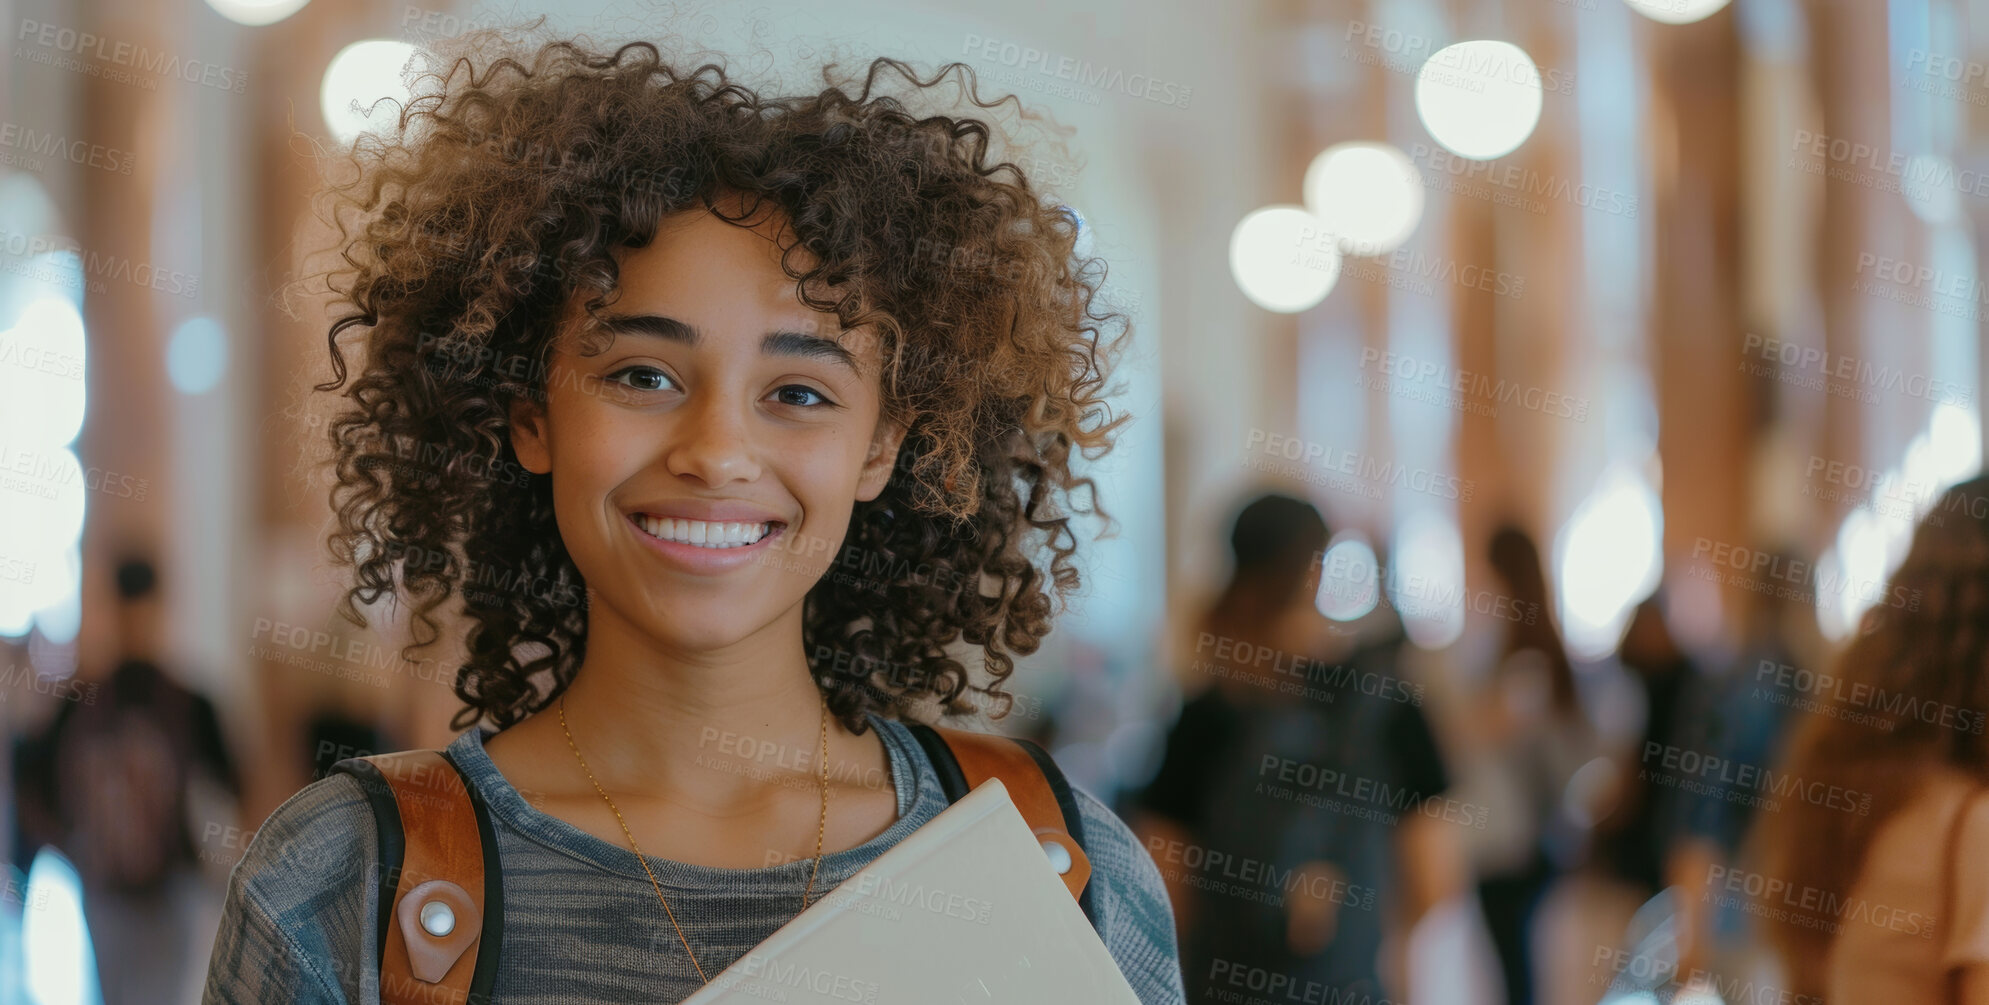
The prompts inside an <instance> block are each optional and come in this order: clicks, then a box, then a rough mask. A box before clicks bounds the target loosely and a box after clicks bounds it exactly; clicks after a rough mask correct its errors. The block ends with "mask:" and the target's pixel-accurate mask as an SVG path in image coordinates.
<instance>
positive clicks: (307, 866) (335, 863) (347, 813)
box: [201, 775, 379, 1005]
mask: <svg viewBox="0 0 1989 1005" xmlns="http://www.w3.org/2000/svg"><path fill="white" fill-rule="evenodd" d="M375 843H376V836H375V828H374V823H373V813H372V808H371V807H370V806H369V805H368V804H367V802H366V798H365V795H364V793H363V792H362V791H361V790H360V788H359V784H358V782H357V781H356V780H354V779H353V778H351V777H350V776H346V775H332V776H330V777H328V778H324V779H322V780H319V781H316V782H313V783H311V784H310V785H308V786H306V787H305V788H304V789H303V790H302V791H300V792H298V793H297V794H296V795H294V796H292V797H291V798H290V799H289V800H288V801H287V802H285V803H284V804H283V805H282V806H279V807H277V809H276V811H275V812H274V813H271V814H270V816H269V819H268V820H266V821H264V822H263V825H262V827H261V828H260V829H259V830H258V831H256V834H255V838H254V840H253V841H251V842H250V843H249V847H248V850H247V852H246V853H245V854H244V855H243V856H242V860H241V861H240V862H238V863H236V865H235V868H234V870H233V872H231V873H230V874H229V877H228V898H227V901H226V903H225V904H224V906H223V908H222V916H221V927H220V930H219V931H218V932H217V933H216V936H215V940H214V952H213V955H212V956H211V957H210V958H209V961H208V968H207V984H206V988H205V990H204V992H203V994H202V998H201V1000H202V1002H203V1003H218V1002H227V1003H235V1002H242V1003H251V1002H255V1003H261V1002H303V1003H307V1005H375V1003H377V1002H378V1000H379V978H378V968H377V967H376V966H371V965H369V964H370V962H371V961H372V960H373V959H374V958H375V954H376V953H377V950H376V948H375V944H376V939H375V936H374V926H373V924H372V923H371V919H372V918H373V917H374V916H375V915H374V905H375V903H376V902H377V893H376V892H375V887H374V879H375V878H376V877H375V874H374V869H375V866H374V864H373V863H374V861H375V858H376V852H375V850H374V845H375Z"/></svg>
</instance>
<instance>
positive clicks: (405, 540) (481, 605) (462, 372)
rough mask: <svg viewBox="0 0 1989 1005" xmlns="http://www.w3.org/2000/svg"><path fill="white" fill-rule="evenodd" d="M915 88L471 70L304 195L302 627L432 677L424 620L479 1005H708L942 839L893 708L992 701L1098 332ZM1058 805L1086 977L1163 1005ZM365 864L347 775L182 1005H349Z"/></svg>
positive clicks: (1017, 645)
mask: <svg viewBox="0 0 1989 1005" xmlns="http://www.w3.org/2000/svg"><path fill="white" fill-rule="evenodd" d="M500 41H502V40H500ZM479 44H481V43H479ZM503 57H509V58H503ZM953 69H954V68H953V67H949V68H947V70H944V71H941V73H940V74H939V75H938V76H935V77H933V78H930V79H925V80H922V79H920V78H919V77H918V76H917V75H916V74H915V73H913V72H912V71H911V70H910V69H908V68H907V67H905V66H904V65H903V64H900V63H897V62H895V61H891V60H879V61H878V62H877V63H875V64H872V65H871V67H870V68H869V72H868V74H867V76H866V77H865V78H864V79H863V80H862V81H860V82H859V83H855V84H850V85H842V84H838V83H835V82H833V81H832V80H829V78H828V77H827V75H826V74H825V81H828V82H827V83H825V86H824V88H823V89H822V90H821V91H820V92H819V93H816V94H812V95H807V96H801V97H788V98H779V99H773V98H762V97H760V96H758V95H756V94H755V93H754V92H753V91H752V90H750V89H748V88H746V87H744V86H742V85H740V84H739V83H738V82H736V81H733V80H730V79H728V78H727V76H726V74H725V72H724V71H723V70H722V69H720V68H718V67H715V66H710V65H706V66H701V67H699V68H698V69H696V70H695V71H691V72H681V71H679V70H678V69H676V68H674V67H673V66H671V65H670V64H669V62H668V61H666V60H665V59H663V58H661V57H660V55H659V53H658V51H657V49H656V48H655V47H654V46H651V45H648V44H632V45H627V46H623V47H621V48H619V49H617V50H615V51H613V52H597V51H593V50H591V49H590V48H589V47H588V46H587V45H586V44H585V43H579V42H565V41H561V42H553V43H548V44H545V45H543V46H541V47H538V48H537V49H536V50H535V51H531V52H526V51H522V50H518V49H515V48H506V47H504V46H500V47H499V48H497V49H496V50H490V49H488V48H483V49H477V50H472V52H471V54H470V55H469V56H466V57H465V58H463V59H461V60H459V61H458V62H457V63H456V64H455V65H453V66H451V67H449V68H447V69H446V70H443V71H441V72H440V74H439V76H437V77H434V78H431V82H432V83H433V85H434V86H431V87H429V88H427V93H425V95H424V96H423V97H421V98H419V99H417V100H416V101H415V102H414V103H413V104H412V105H411V106H410V108H409V109H408V110H407V112H406V114H404V116H403V117H402V119H401V127H400V129H399V131H398V133H397V135H395V136H394V137H390V138H388V139H387V140H385V141H382V142H378V143H375V142H373V141H370V140H369V141H363V142H362V144H361V145H360V146H359V147H358V149H357V150H356V152H355V157H356V158H357V159H358V160H359V161H360V165H359V166H360V168H361V171H360V172H359V173H358V174H356V175H354V176H353V177H354V178H355V179H356V180H355V181H354V183H353V184H351V185H349V186H345V187H343V188H340V189H336V190H335V191H336V193H337V198H338V199H339V200H340V201H339V202H337V203H336V204H337V205H338V206H339V207H340V212H339V216H338V219H339V220H340V222H341V225H342V228H343V229H342V231H341V232H342V233H343V234H344V235H345V238H344V240H342V242H341V243H342V245H343V253H344V255H345V260H346V261H347V263H349V265H350V269H349V270H348V271H347V272H345V273H343V274H342V276H343V281H341V282H340V283H339V285H338V289H339V290H340V291H341V293H342V295H343V297H344V299H343V301H342V303H343V306H344V308H345V310H344V311H343V313H342V316H340V317H339V319H338V320H337V322H336V323H335V324H333V325H332V328H331V347H332V357H333V364H334V368H335V369H334V372H335V374H336V377H335V379H334V380H332V381H329V382H328V383H327V384H325V385H321V388H323V389H326V390H335V389H337V388H338V387H340V386H342V385H343V384H344V382H345V380H346V378H347V373H346V368H345V362H344V359H343V355H342V353H341V352H340V348H341V347H340V344H339V336H340V335H341V334H342V333H346V332H348V331H353V332H359V333H363V334H364V336H365V337H364V354H363V362H362V363H360V369H359V370H358V372H357V374H356V375H353V376H352V383H351V385H350V387H349V388H348V389H347V390H346V392H345V393H346V395H347V397H348V398H349V399H350V406H349V410H348V411H346V412H345V413H344V414H343V416H342V417H341V418H340V419H339V420H338V421H337V422H335V423H334V426H333V442H334V445H335V450H336V464H337V472H338V475H339V478H338V481H337V485H336V487H335V488H334V491H333V500H332V501H333V507H334V509H335V511H336V513H337V517H338V521H339V530H338V532H337V533H335V534H334V535H333V536H332V538H331V546H332V549H333V551H334V553H335V554H336V555H337V556H338V557H339V558H340V559H341V560H342V561H343V562H344V563H345V564H349V565H351V566H352V567H353V568H354V570H355V583H354V585H353V586H352V588H351V590H350V592H349V593H348V594H347V595H346V596H345V597H344V598H343V600H342V603H341V605H340V607H341V611H342V613H344V614H345V615H346V616H347V617H348V618H351V619H353V620H354V621H359V615H358V613H357V611H356V609H355V608H354V605H353V601H354V600H355V599H357V600H360V601H363V602H367V603H371V602H373V601H375V600H377V599H379V598H380V597H382V596H386V595H389V594H395V593H405V594H406V595H407V596H409V597H411V598H413V600H414V604H413V607H412V611H413V623H414V625H415V627H416V629H417V630H416V634H415V637H416V640H417V642H421V643H427V642H429V641H432V640H434V639H436V638H438V637H439V636H440V634H441V631H442V629H441V626H440V623H439V622H438V621H437V619H436V618H435V616H434V615H435V612H437V610H438V609H439V608H440V606H441V605H442V604H443V603H444V602H445V601H447V600H449V599H450V598H451V597H452V596H453V595H454V594H455V593H456V592H460V593H461V594H462V600H461V602H462V610H463V614H464V616H466V617H467V618H468V619H469V621H470V623H471V624H470V626H469V631H468V635H467V639H466V650H467V658H466V660H465V662H464V663H463V664H462V666H461V668H460V671H459V674H458V677H457V680H456V683H455V689H456V693H457V695H458V696H459V697H461V698H462V700H463V701H464V702H465V703H466V707H465V708H464V709H463V711H462V712H461V713H460V714H459V715H458V717H457V720H456V722H455V723H454V725H455V726H456V727H457V728H459V729H462V728H466V727H477V726H480V725H481V724H482V723H483V722H486V721H487V722H488V723H489V724H490V725H492V726H494V727H495V728H496V730H497V732H496V733H495V734H494V735H489V736H486V735H485V734H484V733H483V732H481V730H480V729H479V728H466V730H465V732H463V733H462V735H461V736H460V737H459V738H458V739H457V740H456V741H455V742H454V743H452V744H451V745H450V747H449V751H450V753H451V754H452V755H453V756H454V757H455V758H456V759H457V760H458V761H459V762H460V763H461V764H462V766H463V768H464V770H465V773H466V775H467V776H468V778H469V779H470V782H471V784H472V785H473V786H475V788H476V789H477V790H478V791H479V793H480V794H481V795H482V797H483V798H484V800H485V801H486V802H487V803H488V805H489V807H490V809H491V812H492V815H493V817H494V826H495V829H496V839H497V843H498V847H499V850H500V852H501V859H502V863H503V870H504V876H503V881H504V920H505V924H504V929H503V947H502V963H501V969H500V970H499V972H498V975H497V980H496V989H495V999H496V1000H497V1001H499V1002H519V1003H525V1002H547V1003H550V1002H606V1001H679V1000H681V999H683V998H684V997H686V996H688V995H689V994H691V993H692V992H694V991H696V990H697V989H698V988H700V987H701V986H703V985H704V984H705V983H706V982H707V981H708V980H710V979H711V978H714V977H716V976H717V975H718V974H719V973H720V972H721V971H723V970H724V969H725V968H726V967H727V966H728V965H729V964H731V963H733V962H734V961H735V960H737V959H739V958H740V957H741V956H742V955H743V954H744V953H745V952H746V950H748V949H749V948H751V947H752V946H754V945H756V944H757V943H759V942H760V941H761V940H763V939H765V938H766V937H767V936H768V935H770V934H772V933H773V931H774V930H775V929H777V928H779V927H780V926H781V925H782V924H784V923H786V922H787V921H788V920H789V919H790V918H792V917H793V916H794V915H795V914H797V913H798V912H799V911H800V910H802V908H803V906H804V905H805V904H812V903H814V902H815V901H816V900H819V899H820V898H821V897H822V896H823V895H824V894H825V893H826V892H827V891H829V890H832V889H834V887H835V886H836V885H837V884H838V883H841V882H842V881H843V880H844V879H846V878H848V877H849V876H851V875H852V874H854V873H855V872H856V871H857V870H859V869H860V868H862V867H863V866H864V865H866V864H868V863H869V862H871V861H872V860H874V859H875V858H876V857H877V856H878V855H879V854H881V853H882V852H884V851H885V850H886V849H888V848H890V847H891V846H892V845H894V844H896V843H897V842H898V841H900V840H901V839H903V838H904V837H905V836H907V835H908V834H910V833H911V832H912V831H913V830H915V829H917V828H918V827H919V826H920V825H921V824H923V823H924V822H925V821H927V820H928V819H930V818H931V817H932V816H933V815H935V814H936V813H937V812H938V811H939V810H941V809H943V808H944V805H945V800H944V796H943V794H942V791H941V789H940V784H939V779H938V776H937V774H936V772H935V770H934V768H933V766H932V764H931V763H930V762H929V761H928V760H927V759H926V758H925V756H924V754H923V753H922V751H921V748H920V747H919V746H918V745H917V744H916V742H914V741H913V740H912V738H911V736H910V734H909V732H908V731H907V729H906V727H905V726H904V724H903V722H902V721H901V719H902V718H909V717H913V715H912V714H913V713H927V712H930V711H931V710H932V708H933V706H935V705H937V706H939V707H940V708H941V709H942V710H944V711H961V710H965V709H966V708H967V707H969V706H970V705H972V704H975V703H976V702H974V701H971V700H970V698H971V699H981V698H985V697H988V696H993V698H994V700H995V703H996V704H997V705H999V704H1000V698H1002V697H1004V695H1002V693H1001V692H1000V690H999V687H1000V683H1001V681H1002V679H1003V678H1005V677H1006V676H1007V675H1008V674H1009V673H1010V672H1011V670H1012V666H1013V660H1012V656H1011V654H1013V653H1024V654H1026V653H1029V652H1031V651H1033V650H1034V649H1035V648H1036V646H1037V644H1038V643H1039V641H1040V640H1041V639H1042V638H1043V636H1044V635H1045V634H1046V633H1047V632H1048V631H1049V629H1050V615H1051V609H1052V597H1053V594H1056V595H1061V594H1063V593H1065V592H1067V591H1068V590H1069V589H1071V588H1072V587H1074V586H1076V585H1077V573H1076V570H1075V569H1074V568H1073V563H1072V555H1073V554H1074V552H1075V547H1076V542H1075V536H1074V535H1073V534H1072V533H1071V530H1070V528H1069V526H1068V515H1067V510H1066V509H1062V508H1059V503H1060V502H1061V501H1065V500H1068V498H1069V497H1070V496H1071V495H1072V494H1074V490H1076V489H1078V488H1080V487H1082V488H1086V489H1088V488H1090V483H1089V480H1088V479H1083V478H1079V477H1077V476H1076V475H1075V474H1074V473H1073V471H1072V469H1071V460H1072V455H1073V452H1074V451H1099V450H1103V449H1105V448H1106V447H1107V446H1109V442H1110V434H1111V432H1112V431H1113V429H1114V428H1115V427H1116V426H1118V425H1119V423H1120V422H1122V421H1124V418H1123V417H1121V418H1119V419H1116V420H1112V421H1109V422H1107V421H1103V419H1102V416H1103V415H1104V414H1107V413H1106V410H1105V409H1104V407H1103V401H1102V393H1103V388H1102V385H1103V382H1104V378H1105V373H1106V370H1107V364H1108V360H1109V357H1110V354H1111V350H1113V349H1114V348H1115V347H1116V344H1117V342H1118V339H1116V338H1115V339H1110V340H1104V339H1102V338H1101V336H1102V334H1103V333H1104V332H1105V331H1106V330H1107V329H1108V328H1120V329H1121V330H1123V323H1124V319H1123V318H1121V317H1119V316H1118V315H1115V314H1112V313H1110V312H1107V311H1105V310H1104V309H1103V307H1102V306H1100V302H1099V301H1098V299H1097V298H1098V290H1099V285H1100V283H1101V282H1102V267H1101V266H1100V265H1099V263H1097V262H1096V261H1095V260H1087V259H1081V258H1078V257H1076V256H1075V255H1074V254H1073V246H1074V241H1075V239H1076V236H1077V235H1076V222H1075V219H1074V217H1073V216H1071V215H1070V214H1068V213H1067V212H1066V211H1064V210H1063V209H1062V208H1061V207H1059V206H1057V205H1056V204H1055V203H1053V202H1048V201H1045V200H1044V199H1043V198H1042V197H1041V195H1040V194H1039V193H1038V192H1037V191H1036V190H1035V189H1034V188H1033V187H1032V186H1031V185H1030V183H1029V181H1028V180H1027V179H1025V178H1024V177H1023V176H1022V175H1021V173H1020V172H1019V171H1017V170H1016V169H1015V168H1014V167H1013V166H1011V165H1008V164H991V163H990V162H989V160H990V159H989V149H988V137H989V134H990V130H991V127H990V125H989V124H988V123H986V122H983V121H980V120H976V119H972V118H952V117H947V116H945V115H937V114H914V113H913V112H912V111H911V110H909V109H908V108H907V102H908V101H917V100H919V99H922V98H924V97H926V95H927V94H928V93H932V89H934V88H941V84H942V81H944V80H947V79H949V76H948V75H949V74H950V73H951V72H952V70H953ZM962 69H963V70H964V68H962ZM963 75H964V76H966V77H967V79H966V80H965V81H964V82H965V83H966V84H968V90H967V93H968V95H969V96H970V97H971V96H972V90H971V75H970V74H963ZM896 80H902V81H905V82H906V83H907V84H908V85H910V89H911V92H912V93H911V94H910V95H909V96H908V97H903V98H894V97H892V96H891V95H889V94H888V93H887V91H886V87H885V85H886V84H887V83H888V82H891V81H896ZM942 90H943V91H945V92H946V93H957V92H954V91H953V89H952V88H951V87H945V88H942ZM418 93H420V92H418ZM973 100H974V101H975V104H976V105H977V106H978V107H981V108H993V107H995V106H994V105H992V104H987V103H983V102H980V101H979V100H978V99H977V98H974V99H973ZM963 650H964V651H965V653H966V655H968V656H969V657H970V658H969V659H967V660H964V661H963V660H962V659H961V658H960V657H961V655H962V651H963ZM983 673H984V674H985V676H986V678H987V681H986V683H985V684H981V685H977V684H975V683H974V681H973V680H972V679H971V678H972V677H974V676H980V675H982V674H983ZM969 692H973V694H971V695H970V694H969ZM770 752H771V755H772V756H769V753H770ZM1078 792H1079V796H1078V799H1079V803H1080V808H1081V811H1082V815H1083V823H1084V828H1085V835H1086V843H1087V848H1086V851H1087V852H1088V854H1089V858H1090V861H1091V864H1092V868H1093V873H1092V880H1091V883H1092V884H1093V889H1094V890H1095V896H1096V898H1097V901H1096V906H1097V907H1098V909H1099V916H1100V918H1101V919H1102V921H1101V928H1102V935H1103V938H1104V940H1105V943H1106V945H1107V947H1108V948H1109V949H1110V951H1111V953H1112V955H1113V957H1114V958H1115V959H1116V960H1117V962H1118V963H1119V965H1120V967H1121V969H1122V970H1123V972H1124V973H1125V975H1126V977H1127V979H1128V980H1129V981H1130V982H1131V984H1132V986H1133V987H1134V989H1135V990H1136V991H1137V992H1138V994H1139V996H1140V999H1141V1000H1142V1001H1144V1002H1152V1003H1163V1002H1180V1001H1182V990H1181V974H1180V967H1179V962H1178V958H1177V955H1176V949H1175V935H1174V930H1173V926H1172V920H1171V914H1170V908H1169V904H1168V901H1167V896H1166V892H1165V888H1164V887H1163V885H1162V881H1161V877H1160V875H1159V872H1158V870H1157V869H1156V867H1155V865H1154V862H1153V861H1152V859H1151V858H1150V857H1149V856H1148V854H1147V853H1146V851H1145V850H1144V849H1142V848H1141V847H1140V846H1139V845H1138V843H1137V842H1136V841H1135V839H1134V838H1133V836H1132V835H1131V832H1130V831H1129V830H1128V829H1127V827H1126V826H1125V825H1124V824H1123V823H1122V822H1120V821H1119V819H1118V818H1117V817H1116V816H1114V815H1113V814H1112V813H1111V812H1110V811H1109V810H1108V809H1107V808H1106V807H1105V806H1104V805H1103V804H1102V803H1101V802H1100V801H1099V800H1098V799H1097V798H1096V797H1094V796H1092V795H1091V794H1090V793H1088V792H1084V791H1083V790H1082V789H1080V790H1078ZM374 844H375V837H374V826H373V822H372V820H371V816H370V811H369V809H368V806H367V803H366V800H365V798H364V796H363V794H362V791H361V789H360V787H359V785H358V784H357V783H356V782H355V781H354V780H353V779H351V778H348V777H344V776H340V775H334V776H332V777H330V778H327V779H325V780H322V781H319V782H316V783H314V784H312V785H311V786H309V787H308V788H306V789H304V790H303V791H302V792H300V793H298V794H297V795H296V796H295V797H293V798H292V799H290V800H289V801H288V802H286V803H285V804H284V805H283V806H282V807H281V808H279V809H278V810H277V811H276V812H275V813H274V814H273V815H272V816H271V818H270V819H269V820H268V821H267V822H266V823H265V824H264V825H263V827H262V828H261V829H260V830H259V831H258V833H257V835H256V838H255V841H254V842H253V844H252V846H251V847H250V849H249V851H248V853H247V855H246V857H245V858H244V859H243V861H242V862H241V864H240V865H239V866H238V867H237V868H236V870H235V873H234V875H233V879H232V883H231V888H230V894H229V899H228V903H227V910H226V915H225V918H224V920H223V923H222V930H221V934H220V938H219V940H218V943H217V945H216V947H215V950H214V956H213V960H212V964H211V967H210V977H209V984H208V989H207V998H208V1000H210V1001H228V1002H271V1001H285V1002H350V1003H354V1005H358V1003H362V1002H369V1001H375V1000H377V994H378V980H379V976H378V971H377V967H376V965H375V961H376V959H377V955H378V945H377V944H376V936H375V934H374V925H373V924H372V919H373V918H374V917H375V915H374V911H375V907H376V902H375V899H374V894H373V893H372V892H371V891H372V889H373V884H372V883H371V882H369V880H368V864H369V862H371V861H373V860H374V859H375V855H376V849H375V848H374Z"/></svg>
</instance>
